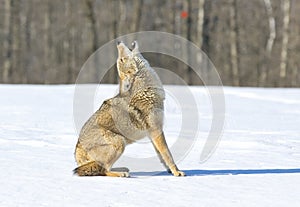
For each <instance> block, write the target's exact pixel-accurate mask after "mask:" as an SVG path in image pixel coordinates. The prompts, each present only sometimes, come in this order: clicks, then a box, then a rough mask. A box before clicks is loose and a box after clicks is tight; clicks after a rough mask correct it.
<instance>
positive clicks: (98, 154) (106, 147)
mask: <svg viewBox="0 0 300 207" xmlns="http://www.w3.org/2000/svg"><path fill="white" fill-rule="evenodd" d="M91 135H97V136H95V137H94V136H91ZM89 137H90V138H89ZM94 140H95V141H94ZM125 145H126V142H125V137H123V136H121V135H119V134H116V133H114V132H112V131H110V130H108V129H105V128H99V129H94V130H93V133H92V134H90V135H89V136H87V137H85V138H84V139H82V140H80V145H78V147H80V148H78V150H77V151H76V152H78V154H80V153H79V152H81V151H84V152H85V156H83V157H88V158H89V161H88V162H87V163H80V162H79V161H80V159H79V158H80V157H81V156H79V155H78V156H76V158H77V163H78V164H79V165H80V166H79V167H78V168H76V169H75V170H74V173H76V174H78V175H80V176H97V175H98V176H112V177H129V173H128V171H129V170H128V168H116V169H111V167H112V165H113V164H114V163H115V162H116V161H117V159H119V157H120V156H121V155H122V153H123V152H124V149H125ZM79 149H80V150H81V151H80V150H79ZM81 154H83V153H81ZM81 154H80V155H81ZM76 155H77V154H76Z"/></svg>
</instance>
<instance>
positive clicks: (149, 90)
mask: <svg viewBox="0 0 300 207" xmlns="http://www.w3.org/2000/svg"><path fill="white" fill-rule="evenodd" d="M132 45H133V49H132V50H130V49H129V48H128V47H126V46H125V44H124V43H123V42H118V44H117V48H118V59H117V68H118V74H119V78H120V88H119V94H118V95H116V96H115V97H113V98H110V99H108V100H105V101H104V102H103V104H102V105H101V107H100V108H99V109H98V110H97V111H96V112H95V113H94V114H93V115H92V116H91V117H90V118H89V120H88V121H87V122H86V123H85V125H84V126H83V127H82V129H81V132H80V135H79V138H78V142H77V145H76V149H75V159H76V162H77V164H78V166H79V167H78V168H76V169H75V170H74V173H76V174H78V175H80V176H97V175H102V176H114V177H128V176H129V173H128V169H127V168H118V169H112V168H111V167H112V165H113V164H114V163H115V162H116V160H117V159H118V158H119V157H120V156H121V154H122V153H123V151H124V149H125V146H126V145H127V144H131V143H133V142H135V141H137V140H140V139H142V138H144V137H145V136H148V137H149V138H150V139H151V141H152V143H153V146H154V148H155V150H156V152H157V154H158V156H159V158H160V160H161V162H162V163H163V164H164V166H165V167H166V169H167V170H168V171H169V172H172V173H173V175H174V176H184V175H185V174H184V173H183V172H182V171H179V170H178V168H177V166H176V165H175V163H174V161H173V158H172V155H171V153H170V151H169V149H168V146H167V143H166V140H165V136H164V133H163V116H164V99H165V93H164V89H163V87H162V84H161V81H160V80H159V77H158V75H157V74H156V72H155V71H154V70H153V69H152V68H151V67H150V65H149V63H148V61H147V60H145V59H144V57H143V56H142V55H141V53H140V52H139V49H138V44H137V42H136V41H135V42H133V44H132Z"/></svg>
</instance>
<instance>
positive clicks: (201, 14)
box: [196, 0, 205, 48]
mask: <svg viewBox="0 0 300 207" xmlns="http://www.w3.org/2000/svg"><path fill="white" fill-rule="evenodd" d="M204 2H205V0H199V1H198V5H199V9H198V22H197V43H196V44H197V45H198V47H199V48H202V44H203V23H204Z"/></svg>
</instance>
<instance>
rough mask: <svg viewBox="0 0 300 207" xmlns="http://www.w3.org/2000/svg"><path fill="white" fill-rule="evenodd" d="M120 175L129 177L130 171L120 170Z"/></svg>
mask: <svg viewBox="0 0 300 207" xmlns="http://www.w3.org/2000/svg"><path fill="white" fill-rule="evenodd" d="M120 177H124V178H129V177H130V175H129V173H128V172H120Z"/></svg>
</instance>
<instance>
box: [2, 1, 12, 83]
mask: <svg viewBox="0 0 300 207" xmlns="http://www.w3.org/2000/svg"><path fill="white" fill-rule="evenodd" d="M12 1H13V0H5V15H4V28H3V31H4V37H5V39H4V44H3V48H4V49H3V51H4V52H5V58H4V63H3V73H2V80H3V82H4V83H8V82H9V78H10V77H9V75H10V73H11V71H10V70H11V55H12V39H11V37H10V35H11V31H12V22H11V20H12V19H11V6H12Z"/></svg>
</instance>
